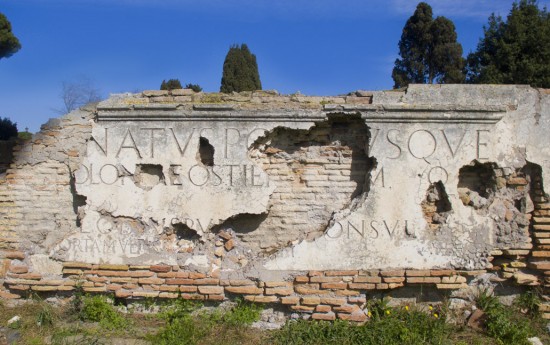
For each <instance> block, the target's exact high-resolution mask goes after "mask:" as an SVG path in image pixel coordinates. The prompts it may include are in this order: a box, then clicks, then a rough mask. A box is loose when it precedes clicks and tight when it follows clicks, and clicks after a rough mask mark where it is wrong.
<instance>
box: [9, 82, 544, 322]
mask: <svg viewBox="0 0 550 345" xmlns="http://www.w3.org/2000/svg"><path fill="white" fill-rule="evenodd" d="M548 133H550V94H549V93H548V91H547V90H537V89H533V88H530V87H526V86H471V85H469V86H462V85H444V86H442V85H438V86H431V85H430V86H426V85H411V86H410V87H409V88H408V90H406V91H377V92H365V91H357V92H354V93H351V94H349V95H346V96H335V97H308V96H303V95H300V94H295V95H279V94H277V93H276V92H270V91H257V92H244V93H240V94H229V95H224V94H203V93H194V92H192V91H191V90H172V91H171V92H169V91H145V92H143V93H141V94H123V95H114V96H112V97H111V98H110V99H108V100H106V101H103V102H101V103H99V104H95V105H88V106H87V107H85V108H83V109H80V110H78V111H75V112H72V113H70V114H68V115H66V116H64V117H61V118H59V119H53V120H50V121H49V122H48V123H47V124H45V125H44V126H43V128H42V130H41V132H40V133H37V134H36V135H34V136H33V138H32V140H29V141H19V142H18V144H17V145H16V146H15V148H14V157H13V159H12V162H11V165H10V166H9V168H8V169H7V171H5V173H4V174H2V175H1V179H0V216H1V218H0V245H1V247H0V248H1V255H2V260H1V266H0V267H1V268H2V269H1V273H2V274H1V276H2V290H1V292H0V296H1V297H3V298H19V297H21V296H25V295H27V294H28V293H29V292H30V291H34V292H40V293H52V294H61V295H67V294H68V295H70V294H71V291H74V289H75V286H77V285H78V286H82V287H83V289H84V291H86V292H90V293H91V292H97V293H112V294H114V295H115V296H116V297H117V298H120V299H134V298H143V297H158V298H178V297H182V298H188V299H201V300H212V301H221V300H224V299H227V298H231V297H234V296H243V298H245V299H247V300H250V301H256V302H263V303H272V304H277V305H283V306H286V308H288V310H292V311H297V312H304V313H311V314H312V316H313V318H315V319H328V320H333V319H335V318H341V319H349V320H356V321H361V320H364V319H365V317H366V316H365V313H364V312H363V310H362V306H363V304H364V303H365V301H366V300H367V299H368V298H369V297H371V296H373V295H380V294H390V295H391V294H393V295H396V296H398V295H401V296H409V297H410V296H413V297H415V298H420V297H418V296H417V292H418V287H422V289H424V290H425V291H433V292H434V294H436V295H438V296H451V297H452V298H455V299H456V298H463V297H461V296H465V294H467V292H468V291H469V290H470V289H473V288H475V285H476V284H477V283H479V282H484V283H487V282H489V283H490V282H493V283H495V282H498V283H499V284H500V285H501V286H510V287H512V288H513V287H518V286H522V285H531V286H535V285H536V286H540V287H542V288H546V287H547V286H549V284H550V278H549V277H550V259H548V258H549V257H550V203H549V202H548V194H547V191H548V190H550V185H549V183H550V182H549V181H550V176H549V174H550V145H549V144H550V142H549V140H548ZM545 191H546V192H545ZM545 293H547V292H545ZM542 310H543V311H548V313H546V314H545V315H546V316H547V317H550V304H549V305H543V306H542Z"/></svg>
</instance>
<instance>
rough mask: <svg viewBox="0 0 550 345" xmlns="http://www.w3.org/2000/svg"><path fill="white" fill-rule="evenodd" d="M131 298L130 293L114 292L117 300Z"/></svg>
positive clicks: (124, 291) (123, 291)
mask: <svg viewBox="0 0 550 345" xmlns="http://www.w3.org/2000/svg"><path fill="white" fill-rule="evenodd" d="M130 296H132V293H131V292H130V291H126V290H116V291H115V297H117V298H128V297H130Z"/></svg>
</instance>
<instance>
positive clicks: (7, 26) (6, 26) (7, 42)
mask: <svg viewBox="0 0 550 345" xmlns="http://www.w3.org/2000/svg"><path fill="white" fill-rule="evenodd" d="M19 49H21V44H20V43H19V40H18V39H17V37H15V36H14V35H13V33H12V32H11V23H10V22H9V20H8V18H6V16H5V15H3V14H2V13H0V59H2V58H9V57H10V56H12V55H13V54H15V53H17V51H18V50H19Z"/></svg>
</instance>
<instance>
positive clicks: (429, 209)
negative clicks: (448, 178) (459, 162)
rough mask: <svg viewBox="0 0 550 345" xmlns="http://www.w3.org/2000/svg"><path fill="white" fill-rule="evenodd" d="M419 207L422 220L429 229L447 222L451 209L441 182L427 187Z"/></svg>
mask: <svg viewBox="0 0 550 345" xmlns="http://www.w3.org/2000/svg"><path fill="white" fill-rule="evenodd" d="M421 206H422V211H423V213H424V218H425V219H426V221H427V222H428V224H429V225H430V227H434V228H437V227H439V225H440V224H444V223H446V222H447V217H448V216H449V213H450V212H451V211H452V207H451V202H450V201H449V196H448V195H447V192H446V191H445V185H444V184H443V182H441V181H438V182H435V183H432V184H431V185H430V187H428V190H427V192H426V198H425V199H424V201H423V202H422V205H421Z"/></svg>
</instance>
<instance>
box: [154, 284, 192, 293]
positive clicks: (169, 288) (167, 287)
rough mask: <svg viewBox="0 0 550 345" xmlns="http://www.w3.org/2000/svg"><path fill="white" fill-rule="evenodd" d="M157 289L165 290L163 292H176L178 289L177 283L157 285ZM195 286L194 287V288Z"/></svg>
mask: <svg viewBox="0 0 550 345" xmlns="http://www.w3.org/2000/svg"><path fill="white" fill-rule="evenodd" d="M158 289H159V291H165V292H177V291H179V289H180V288H179V287H178V286H177V285H161V286H159V287H158ZM196 289H197V288H196V287H195V290H196Z"/></svg>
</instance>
